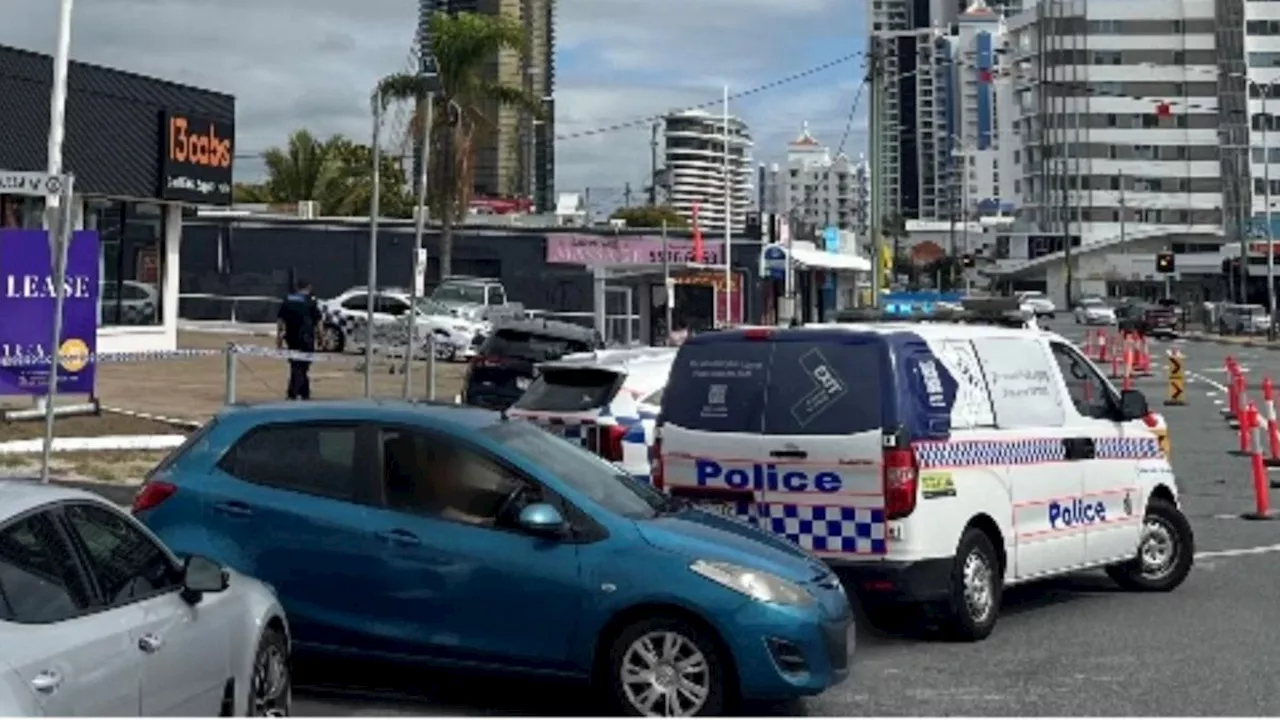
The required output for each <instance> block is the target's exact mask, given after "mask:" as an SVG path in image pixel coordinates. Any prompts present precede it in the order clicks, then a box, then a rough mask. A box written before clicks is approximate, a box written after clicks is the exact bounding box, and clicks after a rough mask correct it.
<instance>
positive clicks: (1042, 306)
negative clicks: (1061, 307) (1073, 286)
mask: <svg viewBox="0 0 1280 720" xmlns="http://www.w3.org/2000/svg"><path fill="white" fill-rule="evenodd" d="M1017 297H1018V303H1019V304H1020V305H1021V306H1022V309H1023V310H1026V311H1027V312H1030V313H1035V316H1036V317H1047V318H1049V319H1050V320H1052V319H1053V316H1054V314H1055V313H1057V312H1058V307H1057V306H1056V305H1054V304H1053V301H1052V300H1050V299H1049V298H1048V297H1047V296H1046V295H1045V294H1044V293H1042V292H1023V293H1018V295H1017Z"/></svg>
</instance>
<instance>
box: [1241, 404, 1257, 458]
mask: <svg viewBox="0 0 1280 720" xmlns="http://www.w3.org/2000/svg"><path fill="white" fill-rule="evenodd" d="M1257 412H1258V409H1257V408H1256V407H1254V406H1253V403H1249V405H1248V407H1246V408H1245V410H1244V412H1243V414H1242V415H1241V416H1240V421H1239V422H1238V423H1236V426H1237V432H1236V435H1237V436H1238V438H1239V440H1240V447H1239V449H1237V450H1236V454H1237V455H1250V454H1252V452H1253V449H1252V448H1250V447H1249V441H1250V439H1251V436H1250V434H1249V433H1250V431H1251V430H1252V429H1253V428H1251V427H1249V426H1250V425H1251V423H1250V422H1249V420H1250V419H1251V418H1253V417H1254V416H1255V414H1256V413H1257Z"/></svg>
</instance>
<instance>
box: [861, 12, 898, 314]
mask: <svg viewBox="0 0 1280 720" xmlns="http://www.w3.org/2000/svg"><path fill="white" fill-rule="evenodd" d="M882 53H883V46H882V44H881V42H880V37H879V36H878V35H875V34H872V36H871V52H869V53H868V54H867V77H866V82H867V84H868V85H870V90H871V143H870V144H871V147H870V148H869V153H868V154H869V155H870V156H871V163H870V165H869V167H868V174H869V175H870V183H869V184H870V185H871V214H870V215H871V217H870V218H869V221H870V222H869V223H868V225H869V227H870V230H871V242H872V245H871V247H872V258H871V307H873V308H879V307H881V305H882V303H881V301H880V288H882V287H884V285H885V279H886V278H885V268H884V267H883V262H882V258H883V257H884V237H883V228H882V227H881V224H882V222H883V219H882V217H881V215H882V213H883V212H884V173H883V171H882V168H881V155H882V152H881V148H880V144H881V138H880V133H881V123H882V119H881V117H880V115H881V108H882V106H883V104H884V58H883V57H882ZM890 272H892V268H890Z"/></svg>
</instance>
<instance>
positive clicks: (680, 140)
mask: <svg viewBox="0 0 1280 720" xmlns="http://www.w3.org/2000/svg"><path fill="white" fill-rule="evenodd" d="M726 136H727V142H726ZM663 140H664V143H665V148H666V152H665V159H666V176H667V183H668V187H669V193H668V195H669V200H670V203H671V207H672V208H673V209H674V210H675V211H676V213H677V214H679V215H680V216H681V217H683V218H685V219H686V220H690V219H692V218H693V208H694V205H695V204H696V205H697V206H698V224H699V226H701V227H702V228H703V229H707V230H723V229H724V227H725V199H726V196H727V197H729V198H730V208H729V211H730V213H731V216H730V218H729V225H730V227H732V228H733V230H734V232H742V231H743V230H744V228H745V227H746V219H747V213H748V212H749V211H750V210H751V181H752V177H751V174H752V165H751V145H752V142H751V134H750V133H749V132H748V129H747V125H746V123H744V122H743V121H742V120H740V119H738V118H735V117H730V118H729V129H728V132H727V133H726V132H725V122H724V117H723V116H722V115H720V114H712V113H709V112H707V111H705V110H686V111H683V112H678V113H673V114H671V115H668V116H667V117H666V118H665V119H664V121H663ZM726 145H728V148H729V152H728V156H729V157H728V165H729V172H728V173H727V177H726V173H725V146H726Z"/></svg>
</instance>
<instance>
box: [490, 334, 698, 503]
mask: <svg viewBox="0 0 1280 720" xmlns="http://www.w3.org/2000/svg"><path fill="white" fill-rule="evenodd" d="M675 357H676V349H675V348H650V347H645V348H619V349H615V350H600V351H597V352H590V353H574V354H572V355H566V356H564V357H563V358H560V359H559V360H556V361H554V362H546V363H541V364H540V365H538V368H537V371H538V375H537V377H536V378H534V380H533V382H532V384H530V386H529V389H528V390H526V391H525V392H524V393H523V394H522V395H521V396H520V399H519V400H517V401H516V402H515V404H514V405H512V406H511V407H510V408H509V409H508V410H507V414H508V416H509V417H518V418H522V419H525V420H529V421H531V422H534V423H536V424H538V425H540V426H542V427H543V428H544V429H546V430H548V431H549V432H553V433H555V434H557V435H561V436H562V437H565V438H566V439H570V440H575V441H578V442H581V443H582V444H583V445H584V446H586V447H587V448H589V449H590V450H592V451H593V452H595V453H596V454H598V455H600V456H601V457H603V458H604V459H606V460H610V461H612V462H614V463H616V464H617V465H619V466H620V467H622V468H623V469H624V470H625V471H626V472H627V473H628V474H630V475H631V476H633V477H635V478H636V479H637V480H641V481H643V482H648V481H649V447H650V446H651V445H652V444H653V428H654V423H655V420H656V418H657V416H658V407H659V405H660V404H661V403H662V392H663V389H664V388H666V386H667V377H668V376H669V375H670V372H671V363H672V361H674V360H675Z"/></svg>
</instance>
